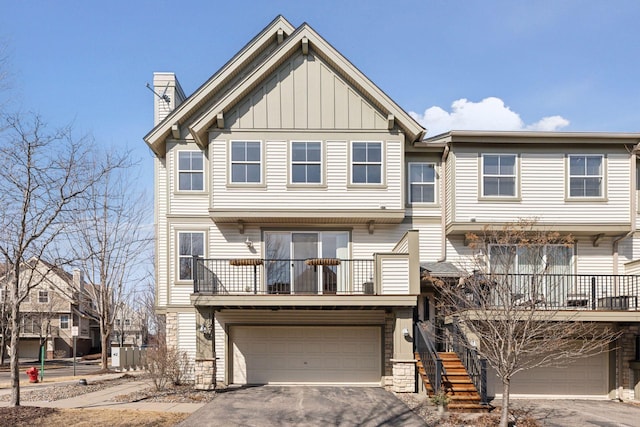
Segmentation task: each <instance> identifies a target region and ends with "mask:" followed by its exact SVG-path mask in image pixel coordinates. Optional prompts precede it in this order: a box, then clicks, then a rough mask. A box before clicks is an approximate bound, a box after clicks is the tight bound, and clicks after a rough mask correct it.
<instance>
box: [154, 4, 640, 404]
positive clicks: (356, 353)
mask: <svg viewBox="0 0 640 427" xmlns="http://www.w3.org/2000/svg"><path fill="white" fill-rule="evenodd" d="M154 88H155V89H156V92H157V93H158V94H162V96H158V97H156V98H155V104H154V123H155V126H154V128H153V129H152V130H151V131H150V132H149V134H147V135H146V136H145V138H144V139H145V142H146V143H147V144H148V146H149V147H150V149H151V150H152V151H153V153H154V154H155V159H154V163H155V176H154V182H155V194H156V198H155V221H156V226H157V243H156V255H157V262H156V283H157V290H156V292H157V309H158V312H159V313H161V314H164V315H165V316H166V326H167V341H168V344H169V345H171V346H175V347H177V348H178V349H179V350H181V351H185V352H187V353H188V354H189V355H190V357H191V359H192V360H193V363H194V365H193V366H194V374H193V375H194V376H193V378H194V380H195V382H196V385H197V386H199V387H202V388H209V387H212V386H213V384H214V383H215V382H216V381H218V382H222V383H227V384H266V383H268V384H365V385H392V386H393V388H394V389H395V390H397V391H410V392H412V391H414V390H415V389H416V387H417V381H416V365H415V363H416V360H415V358H414V333H415V332H414V329H413V327H414V324H415V323H416V322H417V321H422V322H431V323H435V322H436V320H438V319H436V314H437V310H436V300H437V295H436V294H434V292H433V288H432V287H430V286H429V285H428V283H426V282H424V281H423V283H422V284H421V283H420V280H421V279H420V277H421V274H422V275H423V276H424V275H427V276H428V275H431V276H433V277H440V278H444V279H446V280H447V281H449V282H451V283H456V282H457V281H458V280H459V279H461V278H464V277H465V276H468V275H470V274H471V273H472V272H471V271H469V269H467V268H466V261H467V260H468V257H469V256H471V251H470V250H469V248H468V246H467V244H466V242H465V237H464V236H465V234H466V233H467V232H471V231H479V230H480V229H481V228H482V227H483V226H484V225H487V224H494V225H499V224H503V223H506V222H512V221H515V220H517V219H518V218H523V217H527V218H531V217H535V218H536V219H537V221H538V222H539V224H540V226H541V227H549V228H553V229H557V230H558V231H559V232H563V233H571V234H572V235H574V236H575V239H576V243H575V244H574V245H573V246H572V247H570V248H567V249H562V250H559V252H558V253H557V257H556V258H557V259H558V260H562V262H560V261H558V263H560V264H562V265H559V266H558V268H557V271H558V272H560V273H562V274H566V276H567V277H571V278H572V280H571V281H569V280H568V281H567V284H568V283H571V284H572V287H570V288H569V287H567V288H566V289H564V291H563V293H560V294H558V295H554V296H553V298H555V299H554V305H553V307H554V308H555V309H558V308H561V309H562V310H566V312H567V313H568V315H567V316H569V315H571V316H573V315H575V314H577V316H579V318H580V319H581V320H588V321H598V322H603V323H607V324H611V325H614V326H615V327H617V328H620V329H621V330H622V331H623V332H624V335H623V337H622V338H621V340H620V342H619V343H616V345H615V346H614V347H616V349H615V350H613V351H611V352H609V353H605V354H603V355H601V356H595V357H593V358H588V359H586V360H583V361H579V362H576V363H575V364H573V365H571V366H570V367H568V368H566V369H565V370H562V371H559V370H553V369H552V368H543V369H539V370H536V371H531V372H530V373H527V374H523V375H522V376H521V378H520V379H519V380H518V382H517V383H514V384H515V385H514V393H516V394H533V395H568V396H569V395H570V396H577V395H580V396H597V397H606V396H608V395H609V394H610V393H611V392H612V391H615V390H616V389H618V388H620V387H622V388H623V389H624V390H626V395H630V394H631V391H632V389H633V387H634V385H635V384H636V383H637V382H638V379H640V374H638V372H636V371H634V369H635V368H634V367H635V366H636V365H635V364H634V362H629V361H630V360H637V359H638V358H640V356H639V355H637V354H636V347H637V346H636V342H637V340H638V338H637V336H638V335H639V334H640V331H639V329H638V325H640V323H638V322H639V321H640V318H639V317H638V314H637V313H638V312H637V311H636V310H637V300H636V298H637V294H638V292H639V289H638V288H637V287H635V283H636V282H635V279H634V278H633V277H634V276H632V275H633V274H635V273H636V272H637V271H638V270H639V268H640V267H639V265H640V263H638V262H636V260H637V259H638V258H640V257H638V254H634V247H635V248H636V249H635V250H636V252H637V250H638V249H637V247H638V243H639V242H638V241H637V240H636V238H635V234H634V233H635V230H636V222H637V218H638V215H637V213H638V198H637V195H636V188H635V180H636V176H637V174H636V169H635V157H636V155H635V146H636V145H637V144H638V143H639V142H640V134H615V133H608V134H599V133H579V134H577V133H538V132H470V131H469V132H456V131H454V132H450V133H447V134H444V135H439V136H435V137H433V138H428V139H425V138H424V133H425V129H423V128H422V127H421V126H420V125H419V124H418V123H416V122H415V121H414V120H413V119H412V118H411V117H410V116H409V115H408V114H407V113H406V112H405V111H404V110H402V108H400V107H399V106H398V105H397V104H396V103H395V102H394V101H393V100H391V99H390V98H389V97H388V96H387V95H386V94H385V93H384V92H383V91H382V90H380V89H379V88H378V87H376V86H375V84H374V83H372V82H371V81H370V80H369V79H368V78H367V77H366V76H365V75H364V74H363V73H362V72H360V71H359V70H358V69H357V68H356V67H354V65H353V64H351V63H350V62H349V61H348V60H347V59H346V58H344V57H343V56H342V55H341V54H340V53H339V52H338V51H336V50H335V49H334V48H333V47H332V46H331V45H330V44H329V43H328V42H326V41H325V40H324V39H323V38H322V37H321V36H320V35H319V34H317V33H316V32H315V31H314V30H313V29H312V28H311V27H310V26H309V25H307V24H302V25H301V26H299V27H298V28H295V27H293V26H292V25H291V24H290V23H289V22H288V21H287V20H286V19H285V18H283V17H281V16H279V17H277V18H276V19H275V20H274V21H273V22H271V23H270V24H269V25H268V26H267V27H266V28H265V29H263V30H262V31H261V32H260V33H259V34H258V35H257V36H256V37H254V38H253V39H252V40H251V41H250V42H249V43H248V44H247V45H246V46H244V47H243V48H242V49H241V50H240V51H239V52H238V53H237V54H236V55H235V56H234V57H233V58H231V59H230V60H229V62H227V63H226V64H225V65H224V66H223V67H222V68H221V69H220V70H219V71H217V72H216V73H215V74H214V75H213V76H212V77H211V78H210V79H209V80H207V81H206V82H205V83H204V84H203V85H202V86H201V87H200V88H198V89H197V90H196V91H195V92H194V93H193V94H192V95H190V96H188V97H187V96H185V94H184V92H183V90H182V88H181V87H180V84H179V83H178V81H177V79H176V77H175V75H174V74H172V73H156V74H155V75H154ZM545 250H546V249H545ZM549 253H551V252H549ZM524 271H525V270H523V272H524ZM594 278H595V283H594V282H593V280H594ZM585 283H588V286H587V285H586V284H585ZM592 284H594V286H595V288H594V287H593V286H592ZM567 286H568V285H567ZM594 289H595V290H594ZM551 297H552V296H551V295H550V296H549V298H548V299H547V300H548V301H551V300H552V298H551ZM567 318H569V317H567ZM440 320H442V319H440ZM634 375H635V376H634ZM514 381H515V380H514ZM541 384H544V386H541ZM490 394H491V390H490Z"/></svg>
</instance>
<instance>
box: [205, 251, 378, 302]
mask: <svg viewBox="0 0 640 427" xmlns="http://www.w3.org/2000/svg"><path fill="white" fill-rule="evenodd" d="M193 265H194V281H193V285H194V292H195V293H209V294H214V295H251V294H272V295H274V294H280V295H283V294H284V295H287V294H291V295H299V294H315V295H342V294H343V295H354V294H363V295H373V294H375V293H376V289H375V286H374V283H375V277H374V270H375V269H374V261H373V260H363V259H337V258H310V259H259V258H255V259H254V258H246V259H203V258H199V257H194V260H193Z"/></svg>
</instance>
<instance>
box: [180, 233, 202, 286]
mask: <svg viewBox="0 0 640 427" xmlns="http://www.w3.org/2000/svg"><path fill="white" fill-rule="evenodd" d="M178 248H179V249H178V264H179V276H178V278H179V280H193V256H194V255H198V256H200V257H203V256H204V233H203V232H195V233H183V232H181V233H178Z"/></svg>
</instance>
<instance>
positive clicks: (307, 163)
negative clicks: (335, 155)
mask: <svg viewBox="0 0 640 427" xmlns="http://www.w3.org/2000/svg"><path fill="white" fill-rule="evenodd" d="M293 144H319V145H320V160H318V161H309V160H306V161H296V162H294V160H293ZM288 145H289V147H288V148H289V149H288V154H289V158H288V159H287V166H288V174H289V179H288V182H289V185H300V186H305V187H307V186H310V187H312V186H322V185H324V183H325V178H324V176H325V164H326V162H325V156H324V153H325V147H324V143H323V142H322V141H315V140H310V141H305V140H291V141H289V144H288ZM305 152H307V153H308V146H307V150H305ZM294 163H295V164H298V165H303V166H310V165H315V164H319V165H320V181H318V182H309V181H305V182H294V181H293V166H294Z"/></svg>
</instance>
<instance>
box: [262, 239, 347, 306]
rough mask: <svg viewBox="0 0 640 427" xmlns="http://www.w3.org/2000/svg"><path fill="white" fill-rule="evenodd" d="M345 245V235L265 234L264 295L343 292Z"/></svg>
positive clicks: (345, 277)
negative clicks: (265, 287) (342, 263)
mask: <svg viewBox="0 0 640 427" xmlns="http://www.w3.org/2000/svg"><path fill="white" fill-rule="evenodd" d="M348 243H349V233H348V232H346V231H322V232H315V231H286V232H282V231H273V232H272V231H269V232H265V259H266V286H267V289H266V290H267V292H268V293H295V294H319V293H334V294H335V293H337V292H345V291H346V290H347V283H348V277H347V271H348V266H346V265H341V260H346V259H347V258H348Z"/></svg>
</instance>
